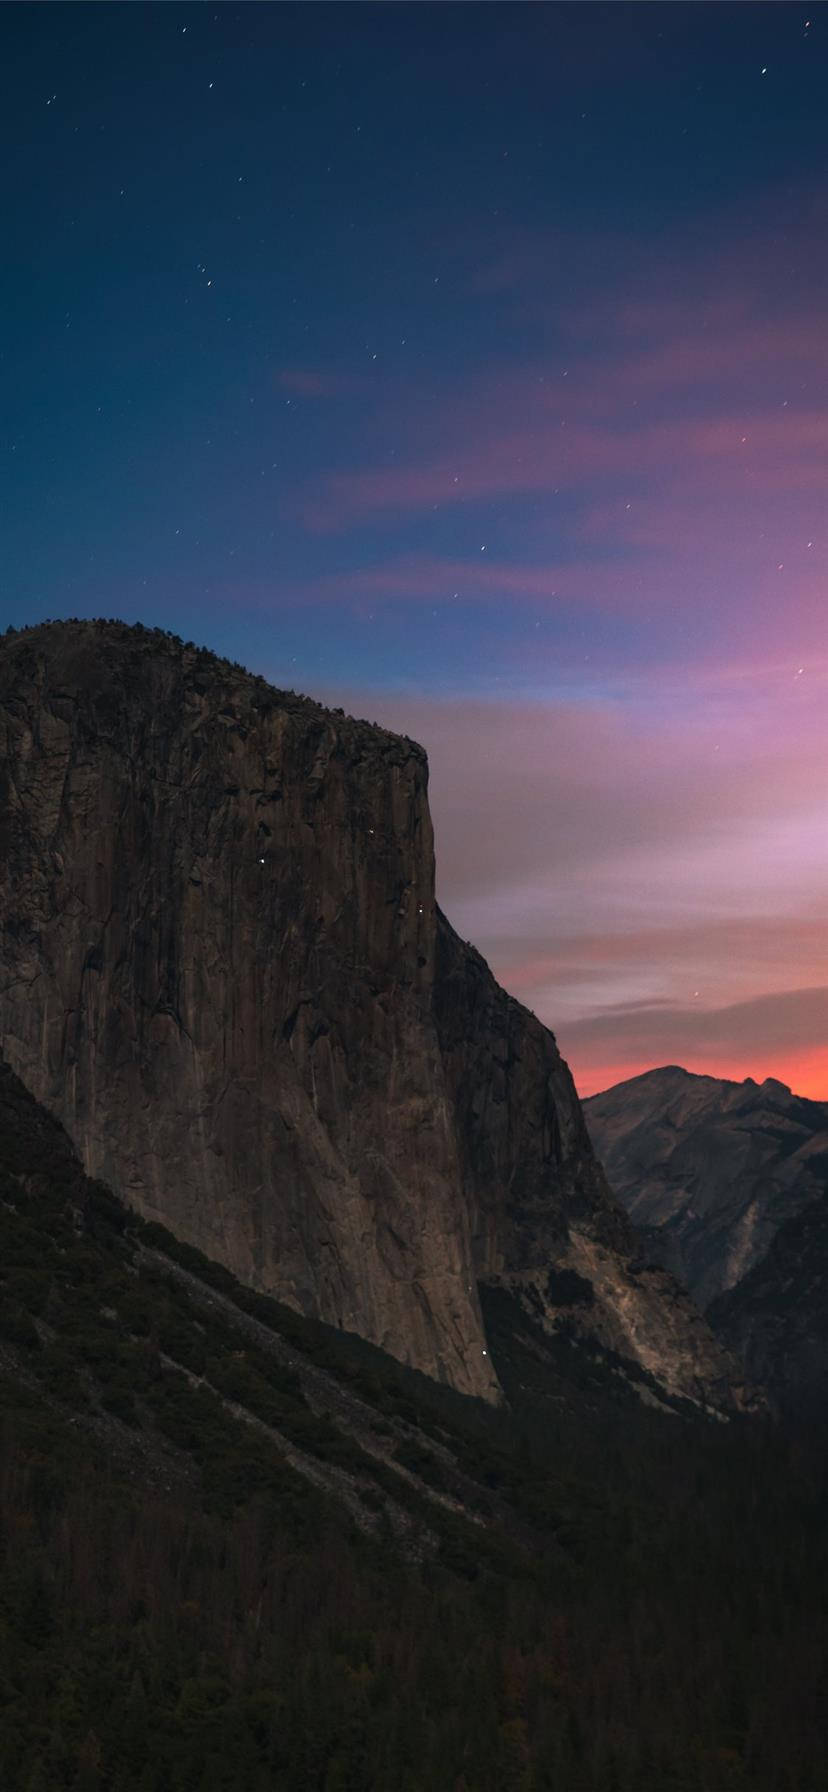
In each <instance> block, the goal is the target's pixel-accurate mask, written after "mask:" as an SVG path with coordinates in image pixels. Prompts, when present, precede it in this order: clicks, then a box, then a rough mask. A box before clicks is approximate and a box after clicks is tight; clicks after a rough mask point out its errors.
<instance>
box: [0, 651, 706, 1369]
mask: <svg viewBox="0 0 828 1792" xmlns="http://www.w3.org/2000/svg"><path fill="white" fill-rule="evenodd" d="M0 930H2V937H1V940H0V1044H2V1048H3V1050H4V1052H5V1055H6V1058H7V1060H8V1062H9V1063H10V1064H11V1066H12V1068H13V1069H14V1070H15V1071H17V1073H18V1074H19V1075H20V1076H21V1077H22V1079H23V1080H24V1082H25V1083H26V1084H27V1086H28V1087H29V1088H30V1090H31V1091H32V1093H33V1094H34V1095H35V1096H36V1097H37V1098H38V1099H39V1100H41V1101H43V1102H44V1104H45V1105H46V1106H47V1107H48V1108H49V1109H50V1110H51V1111H52V1112H53V1113H54V1114H55V1115H57V1116H58V1118H59V1119H60V1120H61V1121H62V1122H63V1124H64V1125H65V1126H66V1128H67V1131H68V1132H69V1134H70V1136H71V1137H72V1139H73V1140H74V1142H75V1144H76V1145H77V1147H78V1149H79V1150H80V1152H81V1155H82V1157H83V1161H84V1164H85V1167H86V1169H87V1171H88V1172H90V1173H92V1174H95V1175H98V1176H100V1177H101V1178H103V1179H104V1180H106V1181H107V1182H109V1183H110V1184H111V1185H112V1186H113V1187H114V1188H115V1189H116V1190H117V1191H118V1193H120V1194H121V1195H122V1196H123V1197H124V1198H125V1199H126V1200H128V1201H129V1202H130V1203H131V1204H132V1205H133V1206H135V1207H136V1208H137V1209H138V1210H139V1211H140V1212H142V1213H143V1214H145V1215H148V1216H150V1217H152V1216H155V1217H158V1218H160V1219H162V1220H163V1221H164V1222H165V1223H166V1224H167V1225H169V1226H170V1227H171V1228H172V1229H173V1230H174V1231H176V1232H177V1233H178V1234H179V1236H180V1237H182V1238H185V1239H187V1240H189V1241H190V1242H192V1243H194V1244H196V1245H198V1246H199V1247H200V1248H201V1249H202V1250H204V1251H205V1252H207V1253H208V1254H209V1255H211V1256H213V1257H216V1258H218V1259H220V1260H221V1261H224V1262H225V1263H227V1264H228V1266H229V1267H230V1268H231V1269H232V1270H233V1271H234V1272H235V1273H236V1274H237V1275H239V1276H240V1277H241V1278H243V1279H244V1280H246V1281H248V1282H250V1283H252V1284H253V1285H255V1286H257V1287H260V1288H264V1289H267V1290H269V1291H271V1292H273V1293H275V1294H277V1295H278V1296H279V1297H280V1298H282V1299H284V1300H287V1301H289V1302H291V1303H292V1304H294V1305H295V1306H296V1307H298V1308H299V1309H301V1310H302V1311H304V1312H308V1313H315V1314H318V1315H319V1316H320V1317H321V1318H323V1319H325V1320H327V1321H328V1322H330V1323H333V1324H335V1325H338V1326H341V1327H344V1328H346V1329H350V1330H354V1331H357V1332H360V1333H361V1334H362V1335H363V1336H365V1337H367V1338H369V1339H371V1340H372V1341H374V1342H376V1343H378V1344H380V1345H382V1346H383V1347H384V1348H385V1349H387V1350H389V1351H391V1352H392V1353H393V1354H395V1355H397V1356H399V1357H401V1358H403V1359H404V1360H406V1361H408V1362H411V1363H413V1364H414V1365H415V1366H417V1367H418V1368H420V1369H422V1370H424V1371H425V1372H426V1373H428V1374H431V1375H433V1376H436V1377H438V1378H441V1379H446V1380H448V1381H450V1382H452V1383H453V1384H454V1385H455V1386H456V1387H457V1388H459V1389H460V1390H461V1391H463V1392H466V1393H472V1394H478V1395H482V1396H484V1397H486V1398H490V1399H493V1398H496V1397H497V1384H496V1380H495V1377H494V1374H493V1371H492V1368H491V1363H490V1359H489V1357H488V1355H487V1351H486V1340H485V1335H484V1332H483V1324H482V1319H481V1314H480V1307H479V1302H478V1295H477V1280H478V1277H485V1278H486V1279H493V1280H500V1281H503V1282H505V1283H507V1284H508V1285H510V1286H512V1287H514V1288H517V1289H518V1290H519V1291H520V1292H521V1294H522V1296H523V1297H524V1298H525V1299H526V1300H527V1301H528V1302H530V1303H531V1305H532V1306H533V1309H534V1310H535V1311H541V1312H542V1314H543V1317H544V1319H545V1321H546V1322H547V1323H550V1324H554V1323H555V1320H556V1316H557V1309H556V1306H555V1301H554V1300H553V1299H552V1298H551V1297H550V1295H549V1290H548V1286H547V1283H548V1275H549V1269H550V1265H551V1264H557V1265H559V1266H560V1265H566V1264H571V1265H572V1266H573V1267H575V1268H576V1269H577V1266H578V1264H580V1265H581V1266H582V1269H583V1270H584V1273H585V1274H588V1275H589V1278H590V1281H591V1282H592V1284H593V1286H594V1294H593V1298H592V1299H591V1301H590V1302H588V1303H587V1304H586V1307H585V1309H584V1313H583V1314H582V1315H581V1319H580V1321H579V1323H580V1324H581V1325H582V1328H585V1329H586V1330H587V1331H588V1332H590V1333H591V1334H593V1335H595V1336H597V1337H598V1338H601V1339H602V1340H603V1341H604V1342H608V1343H612V1344H613V1345H614V1347H615V1348H618V1349H620V1350H622V1352H623V1353H625V1354H627V1355H631V1356H633V1357H636V1358H637V1359H638V1360H640V1361H642V1362H644V1363H645V1364H647V1366H649V1363H650V1362H652V1363H654V1364H655V1363H657V1364H658V1367H657V1369H656V1373H657V1375H658V1377H659V1378H660V1379H661V1381H662V1382H663V1383H664V1385H665V1386H669V1387H670V1388H671V1390H673V1391H677V1392H681V1393H687V1394H690V1395H691V1396H693V1397H698V1398H704V1397H710V1398H714V1399H715V1398H718V1397H724V1394H723V1392H722V1390H723V1388H724V1382H725V1379H726V1373H727V1367H728V1365H727V1361H726V1359H725V1358H724V1357H723V1356H722V1355H721V1353H718V1354H717V1350H716V1347H715V1346H714V1344H713V1341H712V1338H711V1337H710V1334H709V1333H708V1332H707V1330H706V1328H705V1327H704V1326H703V1324H702V1322H701V1321H700V1320H698V1317H697V1316H695V1315H694V1314H693V1313H692V1309H689V1308H688V1307H687V1305H686V1303H685V1302H684V1300H683V1297H682V1296H681V1295H680V1294H679V1293H678V1291H677V1290H676V1289H675V1288H674V1286H673V1285H672V1284H668V1278H663V1281H664V1287H663V1288H657V1287H656V1285H655V1283H654V1282H653V1279H652V1278H653V1275H654V1274H657V1273H659V1272H652V1271H641V1270H637V1269H636V1268H635V1265H634V1240H633V1235H632V1233H631V1230H630V1228H629V1225H628V1222H627V1221H626V1219H625V1217H624V1216H623V1214H622V1213H621V1212H620V1210H618V1209H617V1208H616V1207H615V1206H614V1205H613V1202H612V1200H611V1198H610V1196H609V1194H608V1191H607V1188H606V1184H605V1182H604V1179H603V1176H602V1173H601V1171H600V1169H599V1167H598V1165H597V1164H596V1162H595V1160H594V1158H593V1156H592V1152H591V1149H590V1146H589V1142H588V1139H587V1136H586V1132H585V1129H584V1123H583V1119H582V1116H581V1111H580V1107H579V1104H578V1101H577V1097H576V1095H575V1091H574V1088H573V1085H572V1081H571V1078H570V1076H569V1072H568V1070H567V1069H566V1066H565V1065H564V1064H563V1063H562V1061H561V1059H560V1057H559V1055H558V1052H557V1048H556V1046H555V1042H554V1039H553V1038H552V1035H551V1034H550V1033H548V1032H547V1031H546V1029H545V1028H543V1027H542V1026H541V1025H540V1024H539V1023H538V1022H537V1021H536V1020H535V1019H534V1018H533V1017H532V1016H531V1015H529V1014H527V1013H526V1011H525V1010H524V1009H522V1008H521V1007H520V1006H519V1004H518V1003H516V1002H513V1001H512V1000H511V999H510V998H509V997H508V996H507V995H506V994H505V992H504V991H502V990H500V989H499V988H498V986H497V984H496V983H495V982H494V979H493V978H492V977H491V974H490V973H489V971H488V969H487V967H486V966H485V965H484V963H483V961H482V960H481V959H480V958H479V956H478V955H477V954H476V953H475V952H473V951H472V949H471V948H469V947H465V946H463V945H462V944H461V942H460V941H459V940H458V939H457V938H456V936H455V935H454V934H453V932H452V930H451V929H450V927H449V926H448V924H447V923H446V922H445V921H444V919H443V917H442V916H441V915H440V912H439V910H438V909H437V907H436V904H435V900H434V861H433V846H432V832H431V822H430V818H429V811H428V803H427V766H426V760H425V755H424V754H423V752H422V750H421V748H419V747H418V746H416V745H415V744H414V743H413V742H411V741H409V740H406V739H401V738H398V737H396V736H393V735H390V734H388V733H385V732H383V731H382V730H380V729H378V728H375V727H373V726H370V725H369V724H367V723H360V722H355V721H352V720H350V719H349V718H347V717H345V716H343V715H341V714H339V713H331V712H329V711H326V710H323V709H321V708H320V707H319V706H318V705H316V704H314V703H311V702H310V701H308V700H307V699H305V698H300V697H296V696H294V695H292V694H285V693H279V692H276V691H274V690H272V689H271V688H270V687H269V686H268V685H267V684H265V683H264V681H263V680H261V679H255V678H252V677H250V676H249V675H248V674H246V673H244V672H243V671H241V669H239V668H235V667H232V666H230V665H228V664H227V663H226V662H221V661H217V660H215V659H214V658H213V657H212V656H211V655H209V654H207V653H204V652H202V651H200V650H197V649H195V648H190V647H188V648H185V647H182V646H181V644H180V643H177V642H173V641H172V640H170V639H169V638H167V637H165V636H163V635H158V634H155V633H150V632H147V631H143V630H139V629H128V628H126V627H123V626H121V625H119V624H114V623H112V624H95V623H69V624H52V625H46V626H44V627H43V628H40V629H36V630H32V631H28V632H26V633H24V634H22V635H18V636H12V637H6V638H5V639H4V640H3V641H2V643H0ZM648 1277H649V1281H648ZM576 1305H577V1303H576ZM569 1317H570V1318H571V1314H570V1315H569Z"/></svg>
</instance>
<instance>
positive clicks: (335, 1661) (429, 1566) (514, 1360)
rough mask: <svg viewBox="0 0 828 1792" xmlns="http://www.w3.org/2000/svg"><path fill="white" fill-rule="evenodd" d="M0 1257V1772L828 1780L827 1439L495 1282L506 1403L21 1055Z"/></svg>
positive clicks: (174, 1780) (72, 1781)
mask: <svg viewBox="0 0 828 1792" xmlns="http://www.w3.org/2000/svg"><path fill="white" fill-rule="evenodd" d="M0 1263H1V1264H2V1281H0V1328H1V1329H2V1340H1V1341H0V1374H1V1375H2V1398H3V1412H4V1417H3V1454H2V1475H0V1706H1V1707H2V1709H1V1712H0V1783H2V1784H3V1785H4V1786H9V1787H12V1788H14V1789H15V1792H17V1789H18V1788H20V1789H21V1792H61V1789H62V1788H66V1789H67V1792H75V1789H77V1792H81V1789H82V1792H93V1789H97V1792H195V1789H198V1792H201V1789H204V1792H213V1789H214V1788H215V1789H218V1788H222V1789H224V1788H226V1789H227V1792H231V1789H232V1792H265V1788H267V1789H268V1792H273V1789H274V1788H278V1789H280V1792H304V1789H305V1788H312V1789H314V1792H346V1789H350V1792H388V1789H389V1788H392V1787H393V1788H394V1789H395V1792H396V1789H397V1788H400V1789H401V1792H503V1789H504V1788H512V1789H514V1792H542V1789H543V1792H553V1789H554V1792H560V1788H562V1787H563V1788H566V1792H578V1789H581V1788H582V1789H584V1792H648V1789H649V1792H662V1789H663V1788H669V1787H673V1788H681V1789H682V1792H720V1789H721V1792H724V1789H725V1788H732V1787H739V1786H741V1787H750V1788H756V1789H758V1792H785V1789H786V1788H790V1792H794V1788H797V1789H799V1788H803V1787H808V1788H810V1787H814V1788H816V1787H818V1786H821V1785H823V1784H825V1783H826V1779H828V1741H827V1740H826V1726H825V1712H824V1701H823V1698H822V1687H821V1662H822V1661H823V1660H824V1656H825V1646H826V1643H828V1637H827V1636H826V1618H825V1612H826V1609H828V1607H827V1606H826V1591H828V1588H827V1587H826V1581H827V1580H828V1574H827V1573H826V1539H825V1530H824V1520H823V1514H824V1499H825V1492H826V1476H825V1469H824V1459H823V1456H822V1454H821V1452H820V1451H819V1450H818V1449H817V1448H816V1447H815V1446H813V1445H811V1446H810V1449H809V1451H806V1450H805V1449H804V1447H803V1446H802V1445H801V1444H800V1443H799V1442H798V1441H797V1439H796V1438H795V1437H792V1436H783V1435H781V1434H774V1433H773V1432H771V1431H769V1430H767V1429H766V1428H764V1427H763V1426H760V1425H759V1424H758V1423H756V1422H752V1423H749V1422H748V1421H735V1422H731V1423H730V1424H722V1423H721V1422H713V1421H708V1422H703V1421H700V1420H699V1419H698V1417H693V1418H692V1420H691V1419H685V1418H682V1417H681V1416H679V1414H677V1413H676V1412H675V1411H671V1412H669V1413H665V1412H663V1411H656V1410H648V1409H647V1408H646V1407H645V1406H642V1404H641V1401H640V1400H639V1399H638V1398H637V1397H635V1396H634V1395H633V1393H632V1391H631V1389H630V1387H629V1385H628V1381H627V1375H628V1365H625V1364H623V1363H620V1362H614V1361H613V1360H612V1358H611V1357H610V1356H609V1355H608V1353H602V1352H600V1351H599V1350H597V1349H594V1348H593V1349H591V1350H590V1349H587V1348H585V1347H584V1345H583V1344H582V1343H581V1342H579V1341H578V1338H577V1335H576V1334H575V1333H574V1332H573V1333H572V1334H571V1337H569V1338H568V1337H567V1336H566V1335H564V1334H561V1335H559V1336H558V1337H557V1338H555V1339H554V1340H552V1341H551V1342H550V1340H549V1338H548V1336H546V1335H544V1334H543V1333H541V1332H539V1331H536V1329H535V1328H534V1327H533V1325H532V1322H531V1321H530V1320H529V1319H528V1318H526V1316H525V1315H520V1316H519V1323H516V1322H515V1316H514V1314H512V1313H507V1314H504V1315H501V1314H500V1313H499V1303H500V1304H503V1303H504V1302H508V1296H506V1295H505V1294H503V1293H502V1292H500V1293H499V1292H498V1291H494V1293H493V1294H492V1295H491V1296H490V1297H487V1298H488V1299H489V1300H490V1302H491V1303H492V1304H491V1310H490V1311H488V1312H487V1324H488V1326H489V1328H490V1332H491V1336H492V1340H493V1348H494V1350H495V1352H496V1355H497V1368H498V1372H499V1374H500V1377H501V1380H502V1383H503V1386H504V1387H505V1389H506V1391H507V1393H508V1395H509V1399H510V1407H509V1409H508V1410H504V1411H500V1412H498V1411H493V1410H492V1409H491V1408H490V1407H489V1406H488V1405H487V1404H486V1403H484V1402H472V1401H469V1400H466V1399H463V1398H462V1397H460V1396H458V1395H456V1394H453V1393H452V1392H451V1391H450V1390H448V1389H445V1388H439V1387H437V1386H436V1385H435V1384H433V1383H429V1382H428V1381H426V1380H425V1378H423V1377H420V1376H417V1375H415V1374H414V1373H412V1372H408V1371H405V1370H404V1369H402V1368H401V1367H400V1366H399V1365H398V1364H396V1363H395V1362H393V1361H392V1360H391V1359H390V1358H388V1357H385V1356H383V1355H382V1353H381V1352H379V1351H377V1350H375V1349H372V1348H371V1347H370V1346H366V1345H365V1344H363V1343H362V1342H361V1341H359V1340H357V1339H356V1338H348V1337H347V1336H343V1335H342V1334H340V1333H336V1332H333V1331H331V1330H329V1329H328V1328H326V1327H324V1326H322V1325H321V1324H319V1323H315V1322H313V1321H309V1320H306V1319H302V1318H301V1317H299V1316H297V1315H296V1314H295V1313H293V1312H290V1311H288V1310H287V1309H285V1308H282V1307H279V1306H278V1304H277V1303H275V1302H273V1301H270V1300H268V1299H266V1298H265V1297H263V1296H260V1295H256V1294H254V1293H252V1292H251V1291H250V1290H249V1289H244V1288H243V1287H241V1286H240V1285H239V1284H237V1283H236V1282H234V1280H233V1278H232V1277H231V1276H230V1274H229V1272H228V1271H227V1270H226V1269H224V1268H222V1267H219V1266H216V1265H214V1264H210V1263H208V1262H207V1261H206V1260H205V1259H203V1258H201V1257H200V1256H199V1254H198V1253H197V1252H195V1251H194V1250H193V1249H192V1248H191V1247H186V1246H181V1245H179V1244H177V1243H176V1241H175V1240H174V1239H173V1238H172V1237H171V1236H170V1235H169V1234H166V1233H164V1232H163V1230H162V1229H161V1228H160V1227H156V1226H154V1225H150V1224H147V1223H146V1222H142V1221H140V1220H138V1219H137V1218H136V1217H135V1216H134V1215H132V1214H130V1213H128V1212H127V1211H126V1210H125V1209H124V1208H123V1207H122V1206H121V1205H120V1204H119V1203H118V1202H117V1201H116V1200H115V1199H114V1198H113V1197H112V1196H111V1195H110V1194H109V1192H108V1191H107V1190H106V1189H105V1188H103V1187H102V1186H101V1185H100V1184H96V1183H93V1182H90V1181H89V1180H88V1179H87V1178H86V1177H85V1176H84V1175H83V1172H82V1171H81V1169H80V1167H79V1165H78V1164H77V1161H76V1160H75V1158H74V1156H73V1154H72V1151H71V1148H70V1146H69V1143H68V1141H67V1139H66V1137H65V1135H64V1134H63V1133H62V1132H61V1130H60V1128H59V1127H58V1126H57V1124H56V1123H55V1122H54V1121H53V1120H51V1119H50V1118H49V1117H48V1116H46V1115H45V1114H44V1113H43V1111H42V1110H41V1109H39V1108H38V1107H37V1105H36V1104H35V1103H34V1101H33V1100H32V1099H31V1098H30V1097H29V1096H28V1094H27V1093H26V1091H25V1090H24V1089H23V1088H22V1086H21V1085H20V1084H19V1082H18V1081H17V1080H16V1078H14V1077H13V1075H12V1074H11V1072H10V1071H9V1070H8V1068H7V1067H5V1066H0ZM556 1292H557V1297H558V1299H559V1300H561V1299H564V1298H568V1299H570V1300H572V1299H573V1298H576V1297H577V1296H578V1294H579V1289H578V1288H576V1287H575V1286H574V1283H573V1285H572V1286H570V1285H567V1287H566V1288H563V1287H562V1288H559V1289H557V1291H556ZM499 1340H500V1342H499Z"/></svg>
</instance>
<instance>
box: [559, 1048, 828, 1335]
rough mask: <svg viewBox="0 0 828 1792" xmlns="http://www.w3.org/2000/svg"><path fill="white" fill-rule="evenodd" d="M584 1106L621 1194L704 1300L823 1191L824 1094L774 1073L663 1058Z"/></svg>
mask: <svg viewBox="0 0 828 1792" xmlns="http://www.w3.org/2000/svg"><path fill="white" fill-rule="evenodd" d="M584 1106H585V1113H586V1118H587V1125H588V1126H589V1130H590V1134H591V1137H592V1141H593V1144H594V1146H595V1149H596V1151H597V1152H598V1153H599V1155H600V1157H601V1161H602V1162H603V1164H604V1166H605V1168H606V1171H607V1175H608V1177H609V1180H610V1183H611V1185H612V1188H613V1190H614V1192H615V1194H616V1195H617V1197H618V1199H619V1200H620V1201H621V1202H622V1203H623V1205H624V1207H625V1208H626V1209H627V1211H628V1213H629V1214H630V1217H631V1218H632V1219H633V1221H634V1222H635V1224H636V1225H637V1226H640V1227H643V1228H646V1229H647V1232H648V1236H649V1239H650V1246H651V1249H652V1250H653V1252H654V1254H656V1255H657V1256H658V1258H659V1260H660V1261H661V1262H662V1263H663V1264H665V1265H666V1267H667V1268H669V1269H670V1270H672V1271H673V1273H674V1274H675V1275H677V1276H678V1277H679V1278H680V1279H681V1280H682V1281H683V1282H685V1283H686V1285H687V1287H688V1288H689V1290H690V1293H691V1294H692V1296H693V1299H694V1300H696V1301H697V1302H698V1303H699V1305H700V1306H701V1307H702V1308H703V1309H704V1310H705V1311H706V1310H707V1308H708V1306H709V1305H710V1302H711V1301H713V1300H715V1299H716V1298H717V1297H718V1296H719V1295H721V1294H724V1293H726V1292H727V1291H728V1290H729V1289H732V1288H735V1287H736V1286H737V1285H738V1284H739V1283H740V1282H741V1281H742V1280H743V1278H744V1277H745V1276H747V1275H748V1274H749V1273H750V1271H751V1270H752V1269H753V1268H754V1266H755V1265H756V1264H758V1263H759V1262H760V1261H761V1260H762V1258H763V1257H764V1255H765V1253H766V1252H767V1250H768V1248H769V1246H770V1245H771V1242H772V1240H773V1239H774V1238H775V1236H776V1234H777V1232H778V1231H779V1228H780V1227H781V1226H784V1225H785V1224H786V1223H787V1222H788V1221H789V1220H791V1219H793V1218H794V1217H795V1216H796V1215H797V1214H799V1213H801V1212H802V1211H803V1210H804V1209H805V1208H807V1207H809V1206H810V1205H811V1204H812V1203H813V1202H815V1201H819V1200H820V1199H824V1195H825V1190H826V1187H828V1104H826V1103H824V1102H818V1101H806V1100H805V1099H804V1098H803V1097H801V1096H798V1095H792V1094H791V1091H790V1089H788V1088H787V1087H786V1086H785V1084H784V1083H780V1082H777V1081H776V1079H775V1078H774V1077H766V1079H765V1081H764V1082H763V1083H756V1082H754V1081H753V1078H752V1077H747V1078H746V1079H745V1081H744V1082H742V1083H735V1082H728V1081H726V1080H724V1079H723V1078H720V1077H713V1076H694V1075H692V1074H691V1073H690V1072H689V1071H687V1070H681V1069H680V1068H679V1067H678V1066H677V1065H666V1066H664V1067H663V1068H662V1069H660V1070H650V1071H646V1072H645V1073H644V1075H643V1076H637V1077H632V1078H630V1080H629V1081H628V1082H624V1083H618V1084H616V1086H615V1088H613V1089H607V1090H606V1091H605V1092H604V1093H603V1094H601V1095H594V1096H592V1097H591V1098H590V1100H588V1101H587V1102H586V1103H585V1104H584Z"/></svg>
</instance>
